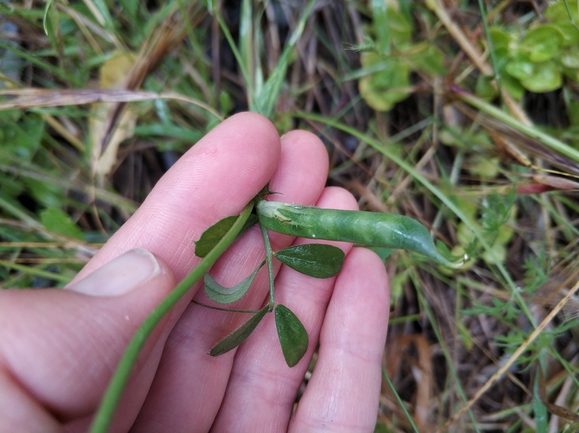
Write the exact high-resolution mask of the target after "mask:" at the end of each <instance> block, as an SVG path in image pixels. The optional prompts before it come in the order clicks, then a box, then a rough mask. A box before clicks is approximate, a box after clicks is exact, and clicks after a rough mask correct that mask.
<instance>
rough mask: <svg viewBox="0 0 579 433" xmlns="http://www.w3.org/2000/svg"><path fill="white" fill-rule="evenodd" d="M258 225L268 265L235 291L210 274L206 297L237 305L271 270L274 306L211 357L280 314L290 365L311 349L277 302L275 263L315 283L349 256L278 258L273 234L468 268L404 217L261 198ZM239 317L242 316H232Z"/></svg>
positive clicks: (205, 240) (214, 233)
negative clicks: (378, 249)
mask: <svg viewBox="0 0 579 433" xmlns="http://www.w3.org/2000/svg"><path fill="white" fill-rule="evenodd" d="M256 209H257V222H258V224H259V225H260V228H261V232H262V236H263V240H264V245H265V253H266V257H265V259H264V260H263V261H262V262H261V263H260V264H259V266H258V267H257V268H256V269H255V270H254V271H253V272H252V273H251V275H249V276H248V277H247V278H246V279H244V280H243V281H241V282H240V283H238V284H236V285H235V286H234V287H231V288H225V287H223V286H221V285H219V284H218V283H217V282H216V281H215V280H214V279H213V278H212V277H211V276H210V275H209V274H205V277H204V282H205V293H206V294H207V296H208V297H209V298H210V299H211V300H213V301H215V302H217V303H219V304H231V303H233V302H236V301H237V300H239V299H241V297H243V296H244V295H245V294H246V293H247V291H248V290H249V288H250V286H251V284H252V282H253V280H254V279H255V277H256V275H257V272H258V271H259V270H260V269H261V267H262V266H263V265H264V264H265V263H267V264H268V274H269V282H270V301H269V303H268V304H267V305H266V306H264V307H263V308H262V309H261V310H259V311H240V312H246V313H251V314H252V317H251V318H250V319H249V320H247V321H246V322H245V323H244V324H242V325H241V326H240V327H239V328H237V329H236V330H234V331H233V332H232V333H230V334H229V335H227V336H226V337H225V338H223V339H222V340H221V341H220V342H219V343H217V344H216V345H215V346H214V347H213V348H212V349H211V351H210V353H209V354H210V355H212V356H217V355H221V354H224V353H226V352H228V351H230V350H232V349H234V348H235V347H237V346H238V345H240V344H241V343H242V342H243V341H244V340H245V339H246V338H247V337H249V335H251V333H252V332H253V331H254V329H255V328H256V327H257V325H258V324H259V323H260V322H261V320H262V319H263V318H264V317H265V315H266V314H267V313H271V312H275V323H276V327H277V332H278V337H279V341H280V344H281V348H282V352H283V355H284V358H285V361H286V363H287V365H288V366H289V367H293V366H295V365H296V364H297V363H298V362H299V361H300V360H301V358H302V357H303V356H304V354H305V352H306V350H307V348H308V335H307V332H306V330H305V328H304V326H303V325H302V323H301V322H300V320H299V319H298V318H297V316H296V315H295V314H294V313H293V312H292V311H291V310H290V309H289V308H287V307H286V306H284V305H281V304H278V303H276V302H275V299H274V274H273V267H272V266H271V263H272V260H273V257H275V258H276V259H277V260H279V261H280V262H282V263H283V264H285V265H287V266H289V267H290V268H292V269H294V270H296V271H298V272H300V273H302V274H305V275H308V276H311V277H315V278H331V277H334V276H336V275H337V274H338V273H339V272H340V270H341V269H342V265H343V263H344V258H345V256H344V253H343V252H342V250H341V249H339V248H337V247H334V246H331V245H325V244H306V245H297V246H291V247H288V248H284V249H282V250H280V251H276V252H273V251H272V249H271V246H270V242H269V237H268V233H267V230H272V231H275V232H278V233H282V234H286V235H291V236H298V237H304V238H309V239H323V240H332V241H342V242H351V243H354V244H357V245H364V246H372V247H382V248H392V249H394V248H403V249H406V250H409V251H413V252H416V253H419V254H422V255H424V256H426V257H428V258H430V259H431V260H433V261H435V262H437V263H439V264H441V265H444V266H448V267H451V268H457V267H460V266H462V265H463V263H464V262H465V260H466V257H465V258H463V259H453V258H450V257H447V256H448V254H446V253H445V254H443V253H441V252H440V251H439V250H438V249H437V248H436V246H435V245H434V243H433V242H432V240H431V238H430V233H429V232H428V230H427V229H426V227H424V226H423V225H422V224H420V223H419V222H418V221H416V220H414V219H412V218H409V217H406V216H403V215H394V214H388V213H380V212H363V211H346V210H336V209H321V208H318V207H314V206H298V205H292V204H287V203H281V202H276V201H268V200H264V199H262V198H260V197H258V198H257V206H256ZM236 218H237V217H227V218H224V219H222V220H221V221H219V222H217V223H216V224H215V225H213V226H212V227H210V228H209V229H207V230H206V231H205V232H204V233H203V235H202V236H201V238H200V239H199V241H197V242H196V254H197V255H198V256H199V257H204V255H205V253H206V252H207V251H211V250H212V249H213V247H214V245H215V244H216V243H217V242H218V241H219V240H220V236H221V235H222V233H224V232H225V231H226V230H227V229H228V227H229V226H230V225H232V224H234V223H235V221H236ZM228 311H239V310H228Z"/></svg>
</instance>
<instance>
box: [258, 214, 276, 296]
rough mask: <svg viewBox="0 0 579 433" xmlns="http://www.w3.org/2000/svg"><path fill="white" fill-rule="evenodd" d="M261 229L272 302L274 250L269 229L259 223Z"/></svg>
mask: <svg viewBox="0 0 579 433" xmlns="http://www.w3.org/2000/svg"><path fill="white" fill-rule="evenodd" d="M259 228H260V230H261V236H262V237H263V245H264V246H265V261H266V263H267V274H268V276H269V300H270V302H269V303H270V304H273V303H274V300H273V282H274V275H273V251H272V249H271V244H270V243H269V236H268V234H267V229H266V228H265V227H264V226H262V225H261V224H260V225H259Z"/></svg>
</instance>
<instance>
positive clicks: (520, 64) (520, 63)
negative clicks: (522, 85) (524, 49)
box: [506, 53, 533, 80]
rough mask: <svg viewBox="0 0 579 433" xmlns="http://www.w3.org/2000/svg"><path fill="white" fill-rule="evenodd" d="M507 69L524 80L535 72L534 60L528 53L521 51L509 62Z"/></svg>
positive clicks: (512, 74)
mask: <svg viewBox="0 0 579 433" xmlns="http://www.w3.org/2000/svg"><path fill="white" fill-rule="evenodd" d="M506 71H507V73H508V74H509V75H511V76H513V77H515V78H517V79H519V80H524V79H525V78H527V77H529V76H530V75H531V74H532V73H533V62H532V61H531V59H529V57H528V56H527V55H526V54H522V53H519V54H517V55H516V56H515V57H513V58H512V59H511V60H510V61H509V62H508V63H507V66H506Z"/></svg>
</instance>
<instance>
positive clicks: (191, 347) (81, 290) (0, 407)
mask: <svg viewBox="0 0 579 433" xmlns="http://www.w3.org/2000/svg"><path fill="white" fill-rule="evenodd" d="M232 167H234V168H235V169H232ZM327 169H328V160H327V154H326V151H325V148H324V146H323V145H322V143H321V142H320V141H319V140H318V139H317V138H316V137H315V136H314V135H312V134H310V133H307V132H303V131H294V132H290V133H288V134H286V135H284V136H283V137H282V138H281V140H280V138H279V137H278V135H277V132H276V130H275V128H274V127H273V125H272V124H271V123H269V121H267V120H266V119H264V118H263V117H261V116H259V115H257V114H251V113H242V114H239V115H236V116H233V117H231V118H230V119H228V120H226V121H225V122H223V123H222V124H221V125H219V126H218V127H216V128H215V129H214V130H213V131H211V132H210V133H209V134H208V135H207V136H206V137H204V138H203V139H202V140H201V141H200V142H199V143H198V144H196V145H195V146H194V147H193V148H192V149H191V150H190V151H189V152H187V154H186V155H184V156H183V157H182V158H181V159H180V160H179V161H178V163H177V164H176V165H175V166H174V167H172V168H171V170H170V171H169V172H167V174H166V175H165V176H164V177H163V178H162V179H161V180H160V181H159V183H158V184H157V185H156V187H155V188H154V190H153V191H152V192H151V194H150V195H149V197H148V198H147V200H146V201H145V202H144V203H143V205H142V206H141V207H140V208H139V210H138V211H137V212H136V213H135V214H134V215H133V217H131V219H130V220H129V221H127V223H126V224H125V225H124V226H123V227H122V228H121V229H120V230H119V231H118V232H117V233H116V234H115V235H114V236H113V237H112V238H111V239H110V240H109V242H107V244H106V245H105V246H103V248H102V249H101V250H100V251H99V252H98V254H96V255H95V257H94V258H93V259H92V260H91V261H90V262H89V263H88V264H87V265H86V266H85V268H84V269H83V270H82V271H81V272H80V273H79V274H78V276H77V277H76V278H75V279H74V280H73V282H72V283H71V284H70V285H69V286H68V288H67V290H53V289H46V290H42V291H38V290H35V291H32V290H30V291H29V290H17V291H16V290H15V291H0V341H1V342H2V344H0V432H13V431H42V432H60V431H86V429H87V428H88V426H89V424H90V420H91V419H92V416H93V415H94V412H95V411H96V409H97V407H98V404H99V400H100V397H101V396H102V393H103V392H104V390H105V388H106V385H107V383H108V381H109V379H110V377H111V374H112V371H113V370H114V368H115V366H116V364H117V362H118V360H119V358H120V356H121V354H122V352H123V350H124V347H125V346H126V344H127V341H128V340H129V339H130V337H131V336H132V334H133V333H134V332H135V330H136V329H137V328H138V325H139V324H140V323H141V321H142V320H143V319H144V318H145V317H146V316H147V315H148V314H149V312H150V311H151V310H152V308H154V306H155V305H156V304H157V303H158V302H159V301H160V300H161V299H163V297H164V296H166V294H167V293H168V292H169V291H170V290H171V289H172V287H174V285H175V282H176V281H178V280H180V279H181V278H183V276H185V275H186V274H187V273H188V272H189V270H190V269H191V268H192V267H194V266H195V265H196V263H198V261H199V259H198V258H197V257H195V255H194V254H193V251H194V250H193V243H192V240H195V239H198V238H199V237H200V235H201V233H202V232H203V231H204V230H205V229H206V228H207V227H209V226H210V225H211V224H213V223H214V222H216V221H217V220H219V219H221V218H223V217H226V216H229V215H233V214H236V213H239V212H240V211H241V209H242V208H243V207H244V206H245V205H246V203H247V202H248V201H249V200H250V199H251V198H253V197H254V196H255V195H256V194H257V193H258V192H259V190H260V189H261V188H262V187H263V185H264V184H265V183H266V182H267V181H268V180H270V179H271V182H270V189H271V190H272V191H276V192H280V193H282V194H283V195H276V196H275V199H276V200H280V201H287V202H292V203H299V204H303V205H314V204H315V205H318V206H321V207H331V208H336V209H356V208H357V205H356V202H355V200H354V198H353V197H352V196H351V195H350V194H349V193H347V192H346V191H345V190H342V189H339V188H324V184H325V181H326V175H327ZM271 241H272V247H273V248H274V250H277V249H280V248H283V247H286V246H289V245H291V244H292V243H305V242H306V241H305V240H303V239H298V240H296V239H295V238H292V237H289V236H286V235H281V234H277V233H272V235H271ZM307 242H312V241H307ZM326 243H331V244H333V245H336V246H339V247H340V248H342V249H343V250H344V252H345V253H346V254H347V255H346V260H345V264H344V268H343V270H342V271H341V273H340V274H339V275H338V276H337V277H335V278H331V279H323V280H321V279H314V278H311V277H307V276H304V275H302V274H299V273H297V272H295V271H293V270H291V269H289V268H286V267H280V266H279V263H278V264H277V265H276V273H277V275H276V283H275V284H276V301H277V302H279V303H283V304H285V305H286V306H288V307H289V308H290V309H291V310H292V311H293V312H294V313H295V314H296V315H297V316H298V317H299V318H300V320H301V321H302V323H303V324H304V325H305V327H306V329H307V331H308V333H309V335H310V347H309V348H308V352H307V354H306V356H305V357H304V359H302V360H301V361H300V363H298V365H297V366H296V367H294V368H292V369H290V368H288V367H287V365H286V364H285V361H284V360H283V356H282V353H281V349H280V347H279V343H278V341H277V335H276V331H275V326H274V323H273V315H267V316H266V318H265V319H264V320H263V322H262V323H261V324H260V325H259V326H258V327H257V329H256V331H255V332H254V334H253V335H252V336H251V337H250V338H249V339H248V340H247V341H246V342H244V343H243V344H242V345H241V346H240V347H239V348H238V349H236V350H233V351H231V352H228V353H227V354H225V355H222V356H220V357H216V358H213V357H210V356H209V355H208V354H207V353H208V351H209V350H210V348H211V347H212V346H213V345H214V344H215V343H216V342H217V341H219V340H220V339H221V338H223V337H224V336H225V335H227V334H228V333H229V332H231V331H232V330H233V329H235V328H236V327H237V326H239V324H241V323H242V322H243V321H245V320H246V319H247V316H245V315H243V314H234V313H224V312H219V311H214V310H209V309H206V308H202V307H200V306H197V305H195V304H192V303H191V302H190V301H191V299H193V298H195V299H196V300H198V301H201V302H206V303H209V302H210V301H209V300H208V299H207V298H206V297H205V295H204V293H203V290H199V288H200V285H199V284H198V285H196V286H194V287H193V288H192V289H191V291H190V292H189V294H188V295H187V296H186V297H185V298H186V299H183V300H182V301H181V302H180V303H179V304H178V305H177V306H176V307H175V308H174V309H173V310H172V312H171V313H170V314H169V315H168V317H166V318H165V320H164V321H163V322H162V323H161V324H160V325H159V326H158V328H157V329H156V331H155V332H154V333H153V335H152V336H151V337H150V339H149V341H148V343H147V344H146V345H145V347H144V349H143V351H142V353H141V355H140V357H139V361H138V363H137V366H136V368H135V370H134V372H133V376H132V378H131V380H130V382H129V384H128V386H127V388H126V390H125V394H124V395H123V397H122V399H121V402H120V404H119V409H118V411H117V415H116V417H115V419H114V421H113V425H112V427H111V431H114V432H121V431H134V432H140V431H147V432H156V431H159V432H183V431H188V432H201V431H203V432H206V431H211V430H213V431H218V432H224V431H236V432H250V431H251V432H254V431H268V432H278V431H280V432H281V431H296V432H302V431H336V432H337V431H347V432H355V431H371V430H372V429H373V428H374V423H375V421H376V409H377V406H378V396H379V389H380V380H381V375H380V363H381V357H382V352H383V348H384V343H385V339H386V328H387V320H388V306H389V291H388V284H387V277H386V274H385V270H384V266H383V264H382V263H381V262H380V260H379V258H378V257H377V256H376V255H374V253H372V252H371V251H368V250H365V249H361V248H354V249H353V248H352V245H351V244H346V243H340V242H326ZM135 247H139V248H145V249H147V250H148V251H150V252H152V253H153V254H154V256H155V257H156V258H157V260H158V264H157V272H156V274H155V275H154V276H152V277H150V278H147V279H145V280H144V281H142V282H139V283H138V284H136V285H135V284H133V285H135V287H133V288H132V290H130V291H128V292H127V293H124V294H118V293H117V294H116V295H115V293H112V292H114V290H118V287H117V286H120V287H121V288H125V289H126V288H127V287H129V286H131V284H128V283H127V284H125V283H122V284H121V282H122V281H124V280H123V278H127V276H126V275H124V274H118V273H115V272H113V271H111V269H112V268H111V263H109V262H111V260H113V259H115V258H116V257H119V256H121V255H122V254H123V253H125V252H127V251H129V250H131V249H133V248H135ZM123 257H124V256H123ZM262 258H263V245H262V241H261V237H260V234H259V230H258V229H257V227H254V228H252V229H250V231H248V232H247V233H246V234H245V235H244V236H243V237H242V238H241V239H240V240H238V241H237V242H236V243H235V244H234V245H233V246H232V247H231V248H230V249H229V250H228V251H227V252H226V253H225V255H224V256H223V257H222V258H221V259H220V261H218V262H217V263H216V265H215V266H214V267H213V269H212V270H211V274H212V276H213V277H214V278H215V279H216V280H217V281H218V282H220V283H221V284H223V285H226V286H227V285H233V284H235V283H237V282H238V281H239V280H241V279H242V278H244V277H246V276H247V275H249V274H250V273H251V272H252V271H253V269H254V268H255V266H256V265H257V264H258V263H259V262H260V261H261V260H262ZM107 263H109V264H108V265H107V267H104V268H102V267H103V266H104V265H105V264H107ZM112 263H115V262H112ZM143 269H144V268H143ZM95 271H96V272H95ZM117 272H118V269H117ZM143 272H144V271H143ZM126 273H127V272H125V274H126ZM138 274H139V272H133V273H131V274H130V278H135V277H133V276H134V275H138ZM119 275H120V276H119ZM87 277H88V278H87ZM115 282H116V285H115ZM115 287H117V289H115ZM109 292H111V293H109ZM267 298H268V287H267V275H266V272H265V270H263V269H262V270H261V271H260V273H259V274H258V277H257V279H256V282H255V286H254V287H252V288H251V290H250V291H249V293H248V295H247V296H246V297H244V298H243V299H241V300H240V301H238V302H237V303H235V304H233V305H232V306H231V307H232V308H242V309H257V308H259V307H260V306H261V305H262V304H263V303H264V301H266V300H267ZM318 341H319V354H318V357H317V363H316V368H315V371H314V372H313V374H312V376H311V378H310V380H309V382H308V385H307V387H306V389H305V392H304V394H303V395H302V396H301V399H300V401H299V404H298V405H297V409H295V411H294V410H293V406H294V401H295V397H296V395H297V393H298V390H299V388H300V386H301V384H302V381H303V376H304V373H305V371H306V370H307V367H308V364H309V362H310V359H311V357H312V354H313V352H314V349H315V348H316V345H317V342H318Z"/></svg>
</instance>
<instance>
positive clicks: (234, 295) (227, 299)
mask: <svg viewBox="0 0 579 433" xmlns="http://www.w3.org/2000/svg"><path fill="white" fill-rule="evenodd" d="M264 264H265V260H264V261H263V262H261V264H260V265H259V266H258V267H257V268H256V269H255V271H253V272H252V273H251V275H250V276H249V277H247V278H246V279H244V280H243V281H242V282H240V283H238V284H236V285H235V286H233V287H231V288H227V287H223V286H222V285H220V284H219V283H218V282H217V281H215V279H214V278H213V277H212V276H211V275H209V273H207V274H205V276H204V277H203V280H204V282H205V293H206V294H207V296H208V297H209V299H211V300H213V301H215V302H218V303H220V304H232V303H234V302H236V301H238V300H240V299H241V298H242V297H243V295H245V294H246V293H247V291H248V290H249V288H250V287H251V285H252V284H253V280H255V276H256V275H257V273H258V272H259V270H260V269H261V267H262V266H263V265H264Z"/></svg>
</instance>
